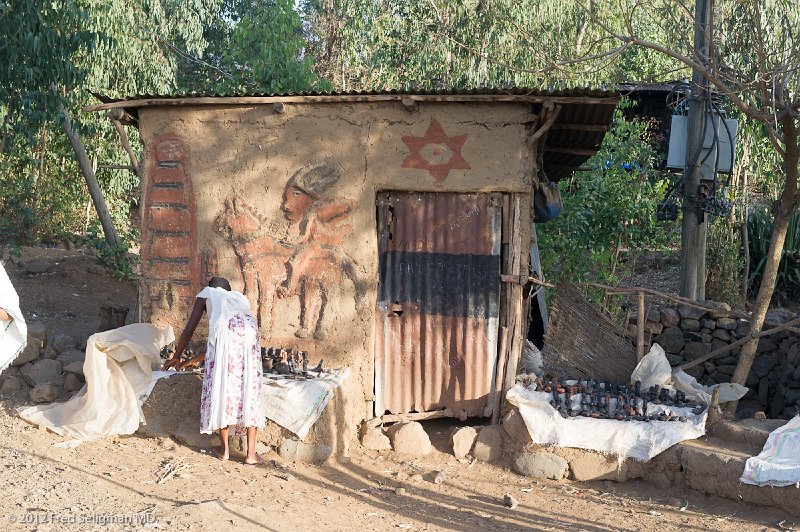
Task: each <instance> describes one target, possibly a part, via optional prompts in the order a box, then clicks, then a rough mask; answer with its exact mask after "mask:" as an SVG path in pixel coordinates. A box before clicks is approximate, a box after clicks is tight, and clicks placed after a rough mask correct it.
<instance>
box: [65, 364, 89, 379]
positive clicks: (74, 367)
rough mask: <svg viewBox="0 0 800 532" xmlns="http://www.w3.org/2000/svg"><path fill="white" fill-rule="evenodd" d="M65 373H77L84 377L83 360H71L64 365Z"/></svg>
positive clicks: (79, 376)
mask: <svg viewBox="0 0 800 532" xmlns="http://www.w3.org/2000/svg"><path fill="white" fill-rule="evenodd" d="M64 373H69V374H71V375H75V376H76V377H78V378H80V379H84V380H85V377H84V375H83V362H71V363H69V364H67V365H66V366H64Z"/></svg>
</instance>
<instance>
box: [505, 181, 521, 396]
mask: <svg viewBox="0 0 800 532" xmlns="http://www.w3.org/2000/svg"><path fill="white" fill-rule="evenodd" d="M511 201H512V205H511V209H510V211H511V216H510V217H511V221H510V224H509V226H510V229H511V235H510V242H509V248H508V263H509V266H510V268H511V271H509V274H511V275H512V276H519V275H520V271H521V270H522V265H521V262H522V258H521V251H522V234H521V224H520V198H519V195H516V194H515V195H513V196H512V197H511ZM506 294H508V298H507V301H508V306H507V312H508V332H509V336H510V338H509V349H508V355H507V356H508V361H507V362H506V371H505V382H504V385H503V392H502V394H503V396H504V397H505V393H506V392H507V391H508V390H509V389H510V388H511V387H512V386H514V383H515V382H516V379H517V368H518V367H519V360H520V357H521V355H522V322H523V316H522V299H523V298H522V285H519V284H512V285H510V287H509V288H508V289H507V291H506ZM501 404H503V405H504V404H505V403H501Z"/></svg>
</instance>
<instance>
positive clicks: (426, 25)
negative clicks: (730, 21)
mask: <svg viewBox="0 0 800 532" xmlns="http://www.w3.org/2000/svg"><path fill="white" fill-rule="evenodd" d="M300 6H301V10H302V11H303V13H304V17H305V20H306V22H307V27H308V30H307V33H308V39H309V52H310V53H311V54H313V55H314V56H315V58H316V68H317V72H318V74H320V75H322V76H325V77H327V78H328V79H330V80H331V81H332V82H333V84H334V86H336V87H337V88H339V89H343V90H351V89H356V90H358V89H366V90H374V89H383V88H387V87H388V88H398V87H406V88H412V89H413V88H419V89H447V88H473V87H481V86H527V87H535V88H548V87H556V86H576V85H586V84H592V85H598V84H603V83H606V84H607V83H608V82H614V81H630V80H638V81H647V80H649V79H660V78H661V77H663V76H664V75H666V74H665V73H671V72H673V71H674V69H675V68H676V67H677V63H676V62H675V61H673V60H672V59H669V58H665V57H663V56H661V55H659V54H657V53H652V52H650V51H647V50H638V49H632V48H629V49H626V50H624V51H622V52H621V53H620V56H619V58H617V60H615V61H608V62H604V63H602V64H593V65H591V66H586V67H584V68H581V69H576V68H565V67H564V66H563V65H561V64H560V62H561V61H560V60H561V59H566V56H567V54H572V53H573V52H574V51H575V50H580V51H582V52H583V51H585V52H587V53H588V52H589V51H591V50H594V49H595V48H596V43H598V42H607V41H608V40H609V39H608V37H607V36H605V34H604V31H603V30H602V28H599V27H597V26H594V25H591V24H589V23H588V19H587V17H586V16H585V14H584V13H583V11H582V9H581V8H580V6H579V5H578V4H575V3H574V2H559V1H557V0H469V1H465V2H450V1H447V0H402V1H401V0H304V1H302V2H301V3H300ZM592 10H593V12H594V13H595V14H596V15H597V16H598V17H601V18H602V19H603V20H606V21H608V22H609V23H611V24H614V25H615V26H621V25H622V23H623V21H622V17H621V16H620V15H619V13H618V12H617V10H616V8H615V6H614V5H613V4H612V3H609V2H592ZM658 29H659V28H658V26H657V25H655V26H654V28H653V30H654V31H656V30H658ZM576 64H577V63H569V65H572V66H573V67H574V66H575V65H576Z"/></svg>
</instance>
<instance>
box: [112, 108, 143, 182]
mask: <svg viewBox="0 0 800 532" xmlns="http://www.w3.org/2000/svg"><path fill="white" fill-rule="evenodd" d="M124 114H125V112H124V111H123V110H122V109H111V110H109V111H108V113H106V115H107V116H108V119H109V120H110V121H111V124H113V126H114V129H116V130H117V134H118V135H119V141H120V143H121V144H122V148H123V149H124V150H125V153H127V154H128V159H130V161H131V166H130V167H129V168H128V169H129V170H130V171H131V172H133V173H134V174H136V175H137V176H138V177H139V178H141V177H142V176H141V175H140V174H139V159H138V158H137V157H136V153H135V152H134V151H133V148H131V143H130V142H128V135H127V133H125V128H124V127H122V123H121V122H120V120H121V119H122V116H123V115H124Z"/></svg>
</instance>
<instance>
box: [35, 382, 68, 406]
mask: <svg viewBox="0 0 800 532" xmlns="http://www.w3.org/2000/svg"><path fill="white" fill-rule="evenodd" d="M60 392H61V388H60V387H59V386H58V385H56V384H53V383H52V382H48V383H45V384H40V385H38V386H36V387H35V388H34V389H33V390H31V401H33V402H34V403H52V402H53V401H55V400H56V397H58V394H59V393H60Z"/></svg>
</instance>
